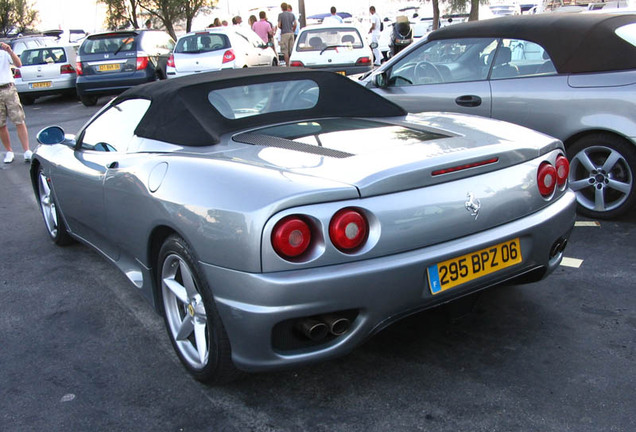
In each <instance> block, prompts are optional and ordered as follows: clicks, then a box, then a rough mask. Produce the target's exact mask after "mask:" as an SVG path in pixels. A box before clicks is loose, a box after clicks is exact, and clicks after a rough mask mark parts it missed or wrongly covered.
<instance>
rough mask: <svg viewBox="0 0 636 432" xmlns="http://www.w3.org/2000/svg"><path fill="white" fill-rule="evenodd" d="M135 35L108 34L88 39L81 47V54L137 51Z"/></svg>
mask: <svg viewBox="0 0 636 432" xmlns="http://www.w3.org/2000/svg"><path fill="white" fill-rule="evenodd" d="M134 36H135V35H134V34H132V33H123V34H107V35H99V36H94V37H91V38H89V39H86V40H85V41H84V43H83V44H82V46H81V47H80V54H81V55H86V54H102V53H115V52H117V53H119V52H130V51H137V43H136V42H135V37H134Z"/></svg>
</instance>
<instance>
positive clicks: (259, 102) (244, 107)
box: [208, 79, 320, 119]
mask: <svg viewBox="0 0 636 432" xmlns="http://www.w3.org/2000/svg"><path fill="white" fill-rule="evenodd" d="M319 96H320V89H319V87H318V84H317V83H316V82H315V81H313V80H306V79H303V80H290V81H276V82H268V83H262V84H249V85H242V86H237V87H228V88H223V89H218V90H212V91H211V92H210V93H209V94H208V101H209V102H210V104H211V105H212V106H214V108H216V110H217V111H218V112H219V113H221V115H222V116H223V117H225V118H227V119H238V118H242V117H251V116H256V115H261V114H267V113H274V112H280V111H292V110H302V109H311V108H314V107H315V106H316V104H317V103H318V98H319Z"/></svg>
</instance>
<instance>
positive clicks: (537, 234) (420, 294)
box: [202, 191, 575, 371]
mask: <svg viewBox="0 0 636 432" xmlns="http://www.w3.org/2000/svg"><path fill="white" fill-rule="evenodd" d="M574 209H575V198H574V194H573V193H572V192H571V191H568V192H567V193H565V194H564V195H563V196H562V197H561V198H560V199H559V200H558V201H557V202H555V203H553V205H551V206H550V207H548V208H545V209H544V210H541V211H539V212H536V213H534V214H532V215H529V216H527V217H525V218H521V219H519V220H516V221H513V222H510V223H508V224H504V225H501V226H498V227H495V228H493V229H490V230H487V231H482V232H479V233H476V234H472V235H469V236H466V237H462V238H458V239H456V240H454V241H450V242H445V243H441V244H437V245H433V246H430V247H425V248H421V249H417V250H412V251H407V252H403V253H400V254H394V255H388V256H384V257H379V258H375V259H369V260H364V261H357V262H350V263H345V264H340V265H334V266H330V267H329V271H324V270H325V269H324V268H312V269H302V270H296V271H284V272H274V273H262V274H254V273H244V272H236V271H234V270H229V269H225V268H220V267H216V266H212V265H203V266H202V268H203V271H204V273H205V274H206V275H207V277H208V280H211V281H214V282H213V289H214V290H215V299H216V301H217V305H218V310H219V313H220V314H221V316H222V318H223V322H224V324H225V328H226V330H227V332H228V335H229V336H230V339H231V340H232V341H233V345H232V358H233V360H234V362H235V363H236V365H237V366H238V367H239V368H241V369H245V370H251V371H255V370H265V369H272V368H277V367H281V366H283V365H290V364H298V363H304V362H307V361H310V360H311V361H317V360H324V359H327V358H331V357H335V356H338V355H342V354H345V353H347V352H348V351H350V350H351V349H352V347H353V346H355V345H358V344H359V343H361V342H363V341H364V340H365V339H366V338H367V337H369V336H370V335H372V334H374V333H375V332H377V331H379V330H381V329H382V328H383V327H385V326H386V325H388V324H390V323H391V322H393V321H395V320H397V319H399V318H401V317H403V316H405V315H408V314H410V313H414V312H417V311H419V310H422V309H425V308H428V307H432V306H434V305H437V304H440V303H444V302H447V301H450V300H451V299H453V298H456V297H457V296H461V295H465V294H468V293H469V292H472V291H474V290H475V289H476V287H482V288H485V287H487V286H489V284H493V283H495V281H496V282H497V283H501V282H502V281H505V280H506V277H508V278H510V277H512V273H513V271H504V272H503V273H498V274H497V275H496V276H493V277H486V278H484V279H481V280H479V281H474V282H473V283H469V284H467V285H466V286H463V287H461V288H459V289H457V291H454V292H452V290H451V292H448V293H443V294H438V295H435V296H433V295H432V294H431V293H430V291H429V288H428V283H427V280H426V267H427V266H428V265H430V264H434V263H436V262H440V261H441V260H443V259H447V258H450V257H453V256H457V255H461V254H462V253H467V252H470V251H473V250H478V249H480V248H481V247H486V246H489V245H492V244H496V243H498V242H500V241H502V240H505V239H509V238H510V237H511V236H517V235H518V236H520V239H521V245H522V249H523V250H524V263H523V269H524V270H525V271H528V272H529V271H532V270H533V269H537V268H540V267H541V266H542V264H541V263H545V260H546V257H547V256H548V254H549V248H550V245H551V242H552V239H553V238H556V237H559V236H567V235H568V234H569V230H570V229H571V228H566V229H564V228H563V227H571V226H572V225H573V223H574ZM558 262H560V259H559V260H553V261H550V263H549V264H548V265H547V268H546V271H547V272H548V273H549V272H551V271H553V270H554V269H555V268H556V267H557V266H558ZM515 270H516V271H515V272H514V273H515V274H518V273H517V272H518V271H519V269H518V268H517V269H515ZM398 280H399V281H400V283H396V281H398ZM347 308H351V309H358V308H359V309H360V311H361V312H360V316H358V318H357V319H356V321H355V323H354V325H353V328H352V331H351V332H350V333H347V335H346V336H345V337H344V338H342V339H337V340H334V341H332V342H331V343H329V344H327V345H326V346H323V347H321V349H318V350H316V349H310V350H304V351H296V352H279V351H275V350H274V349H272V346H271V342H270V338H271V330H272V328H273V326H274V325H275V324H276V323H278V322H280V321H281V320H284V319H291V318H294V317H303V316H312V315H316V314H320V313H326V312H330V311H333V310H342V309H347Z"/></svg>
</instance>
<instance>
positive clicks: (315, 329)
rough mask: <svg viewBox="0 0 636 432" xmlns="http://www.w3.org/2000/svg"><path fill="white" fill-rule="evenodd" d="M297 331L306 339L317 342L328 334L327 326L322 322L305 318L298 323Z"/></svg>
mask: <svg viewBox="0 0 636 432" xmlns="http://www.w3.org/2000/svg"><path fill="white" fill-rule="evenodd" d="M298 329H299V330H300V332H301V333H302V334H303V335H305V336H306V337H307V338H308V339H311V340H312V341H319V340H321V339H324V338H325V337H326V336H327V334H329V326H328V325H327V324H325V323H324V322H321V321H318V320H315V319H312V318H307V319H304V320H302V321H300V322H299V323H298Z"/></svg>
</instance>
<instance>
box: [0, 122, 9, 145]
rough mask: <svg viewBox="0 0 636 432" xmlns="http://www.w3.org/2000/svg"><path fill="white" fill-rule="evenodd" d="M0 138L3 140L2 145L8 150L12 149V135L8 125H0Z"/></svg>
mask: <svg viewBox="0 0 636 432" xmlns="http://www.w3.org/2000/svg"><path fill="white" fill-rule="evenodd" d="M0 140H2V145H3V146H4V148H5V149H6V150H7V151H12V150H11V137H10V136H9V128H7V125H4V126H2V127H0Z"/></svg>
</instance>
